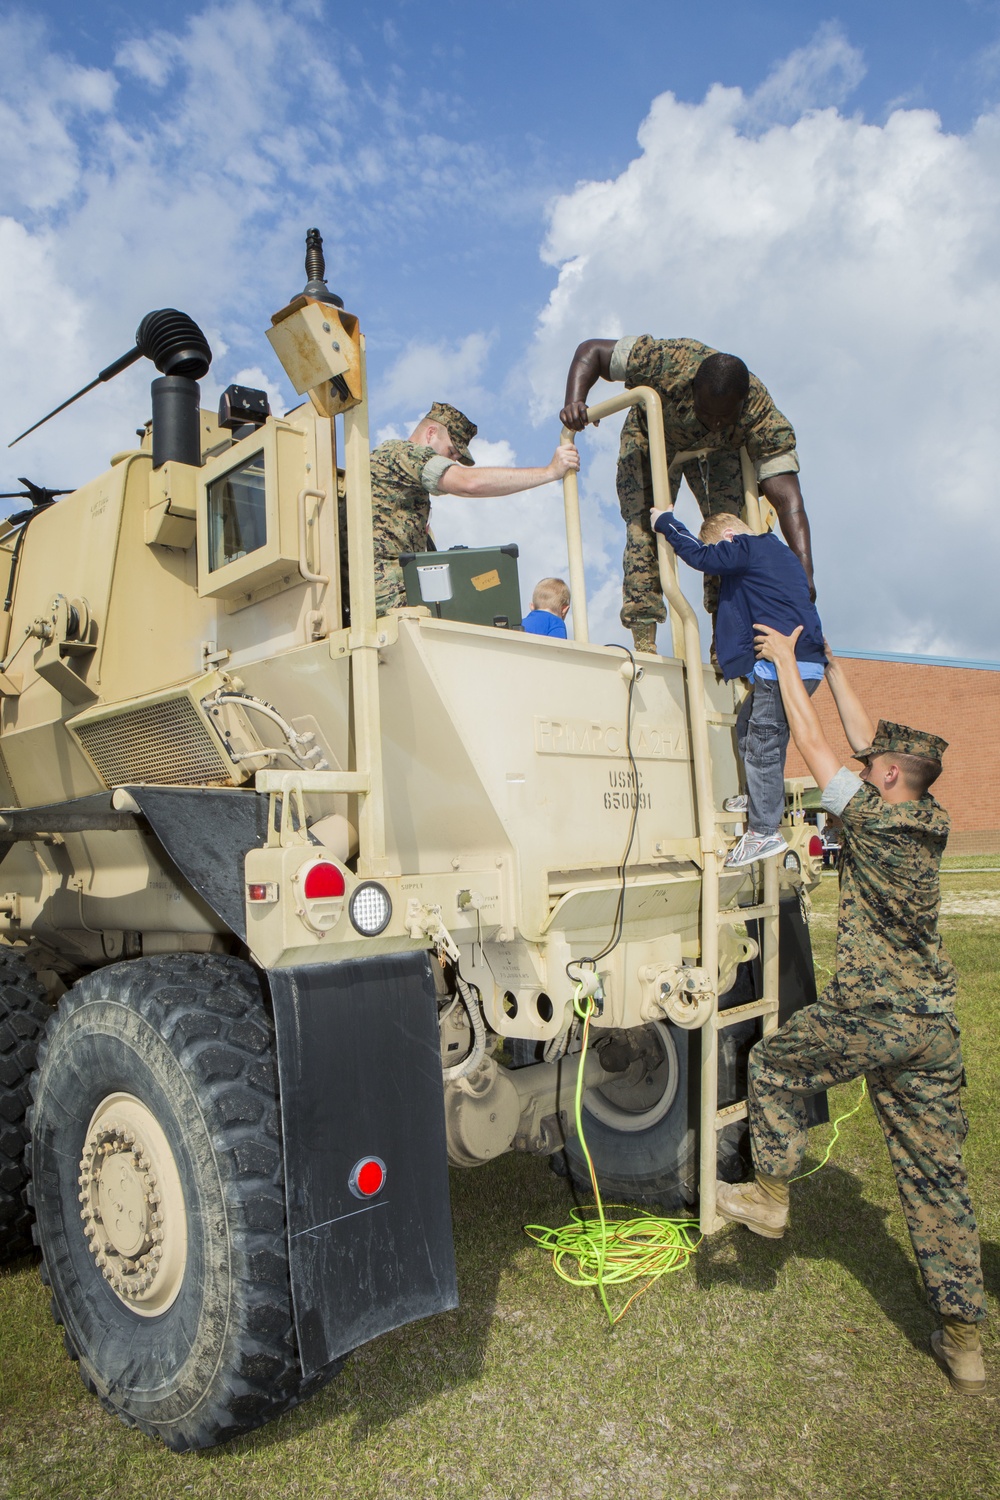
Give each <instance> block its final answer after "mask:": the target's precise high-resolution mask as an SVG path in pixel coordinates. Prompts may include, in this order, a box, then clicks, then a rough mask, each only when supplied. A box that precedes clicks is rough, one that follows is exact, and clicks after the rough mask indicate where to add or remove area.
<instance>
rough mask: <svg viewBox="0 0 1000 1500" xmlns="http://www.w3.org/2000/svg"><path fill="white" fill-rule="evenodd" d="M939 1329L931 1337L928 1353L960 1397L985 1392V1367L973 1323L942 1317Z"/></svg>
mask: <svg viewBox="0 0 1000 1500" xmlns="http://www.w3.org/2000/svg"><path fill="white" fill-rule="evenodd" d="M941 1321H942V1323H943V1325H944V1326H943V1327H942V1328H939V1329H937V1330H936V1332H934V1333H932V1334H931V1353H932V1354H933V1355H934V1358H935V1359H936V1360H937V1362H938V1364H939V1365H940V1366H941V1368H942V1370H943V1371H944V1373H945V1374H946V1375H947V1377H948V1379H949V1380H950V1381H951V1383H952V1386H953V1387H954V1389H955V1390H956V1391H960V1392H961V1393H962V1395H963V1396H979V1395H981V1394H982V1392H983V1391H984V1390H985V1389H986V1366H985V1365H984V1364H983V1345H982V1341H981V1339H980V1337H979V1325H978V1324H977V1323H963V1322H962V1321H961V1319H959V1318H943V1319H942V1320H941Z"/></svg>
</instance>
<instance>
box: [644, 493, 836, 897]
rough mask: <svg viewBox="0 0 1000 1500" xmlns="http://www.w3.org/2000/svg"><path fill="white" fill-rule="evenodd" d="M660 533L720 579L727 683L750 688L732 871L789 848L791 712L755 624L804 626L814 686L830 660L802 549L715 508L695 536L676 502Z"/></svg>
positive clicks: (719, 622)
mask: <svg viewBox="0 0 1000 1500" xmlns="http://www.w3.org/2000/svg"><path fill="white" fill-rule="evenodd" d="M650 521H651V523H652V526H653V529H654V531H659V532H661V533H662V535H663V536H665V537H666V539H667V541H668V542H669V543H670V545H671V547H673V549H674V551H675V552H676V553H677V555H678V557H682V558H683V559H684V561H685V562H686V563H687V564H688V565H689V566H690V567H692V568H696V569H697V570H698V572H699V573H708V574H714V575H715V576H716V577H717V578H718V579H719V610H718V614H717V615H716V621H715V653H716V656H717V657H718V660H719V667H720V668H721V670H722V674H723V676H724V677H725V679H726V681H727V682H729V681H731V680H732V679H733V678H734V677H749V678H750V680H751V682H752V683H753V691H752V692H751V693H750V694H749V696H748V697H747V698H746V699H745V700H744V702H743V705H742V707H741V708H740V711H739V716H738V717H737V720H736V743H737V746H738V748H739V752H740V757H741V759H742V761H743V767H744V771H745V774H746V784H747V796H746V799H745V802H746V813H747V831H746V833H745V834H744V835H743V837H742V838H741V839H740V840H739V842H738V843H737V844H736V846H735V847H734V848H733V849H731V850H730V851H729V853H728V855H727V856H726V866H727V867H728V868H729V869H732V868H734V867H735V866H737V865H750V864H753V863H754V861H755V860H758V859H768V858H770V857H771V856H772V855H775V854H782V853H783V852H784V851H785V849H787V847H788V845H787V844H786V843H785V840H784V838H783V837H782V835H781V834H780V833H779V832H778V827H779V824H780V823H781V818H782V815H783V813H784V810H785V751H786V750H787V748H788V720H787V719H786V718H785V710H784V706H783V705H782V702H781V693H780V691H779V688H778V679H777V674H776V672H775V669H774V665H773V663H772V662H767V661H757V659H756V654H755V651H754V633H753V628H754V626H755V625H769V626H771V628H772V629H774V630H779V631H780V632H781V634H782V635H791V633H792V631H793V630H794V629H795V628H796V626H798V625H801V626H802V634H801V635H800V636H799V639H798V642H797V643H796V647H795V656H796V660H797V661H798V664H799V672H800V674H801V677H802V680H803V682H804V683H805V685H806V690H807V691H808V692H809V693H810V694H812V693H814V692H815V691H816V689H817V688H818V687H819V684H820V682H821V681H822V679H823V673H824V671H825V668H826V650H825V648H824V644H823V627H822V625H821V624H820V620H819V615H818V614H817V613H816V606H815V605H814V604H813V602H812V600H811V599H810V597H809V584H808V581H807V579H806V575H805V569H804V568H803V566H802V564H801V563H800V562H799V560H798V558H797V557H796V556H795V553H794V552H792V551H791V550H790V548H788V547H786V546H785V544H784V542H782V541H780V540H779V538H778V537H776V536H775V535H774V534H773V533H772V532H766V533H764V534H763V535H758V534H757V533H756V532H753V531H751V529H750V527H749V526H748V525H747V524H746V522H745V521H741V520H740V518H739V516H730V515H726V514H725V513H720V514H718V515H714V516H709V517H708V519H707V520H706V521H705V523H704V525H703V526H702V528H701V531H700V532H699V534H698V539H697V540H695V538H694V537H693V536H692V535H691V533H690V531H688V529H687V527H686V526H685V525H684V524H683V523H682V522H681V521H678V519H677V517H676V516H675V515H674V512H673V507H671V508H670V509H669V510H656V509H655V508H654V510H653V511H652V512H651V515H650ZM743 805H744V799H743V798H731V799H730V800H729V801H728V802H727V803H726V811H727V812H739V811H742V810H743Z"/></svg>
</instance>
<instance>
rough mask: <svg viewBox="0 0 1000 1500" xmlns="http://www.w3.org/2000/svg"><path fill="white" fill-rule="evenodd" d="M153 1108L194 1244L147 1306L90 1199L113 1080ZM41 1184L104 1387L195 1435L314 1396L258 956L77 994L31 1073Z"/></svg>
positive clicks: (105, 1395)
mask: <svg viewBox="0 0 1000 1500" xmlns="http://www.w3.org/2000/svg"><path fill="white" fill-rule="evenodd" d="M119 1090H120V1091H123V1092H127V1093H131V1094H134V1095H135V1096H136V1097H138V1098H140V1099H141V1100H142V1102H143V1103H144V1104H145V1105H146V1106H147V1108H149V1109H151V1111H152V1112H153V1114H154V1115H155V1116H156V1118H157V1120H158V1122H159V1124H160V1126H161V1128H162V1129H163V1130H164V1131H165V1133H166V1135H167V1138H168V1140H169V1142H170V1146H171V1149H172V1151H173V1153H174V1158H175V1161H176V1163H177V1167H178V1170H179V1172H180V1177H181V1182H182V1185H183V1190H184V1195H185V1205H186V1210H187V1222H188V1259H187V1265H186V1268H185V1273H184V1279H183V1283H182V1285H181V1289H180V1292H179V1294H178V1296H177V1299H176V1301H175V1302H174V1303H173V1304H172V1306H170V1307H169V1308H167V1309H166V1311H165V1312H163V1313H161V1314H160V1315H159V1316H157V1317H153V1318H144V1317H140V1316H138V1315H137V1314H136V1313H134V1312H133V1311H132V1310H131V1309H130V1308H128V1307H126V1306H125V1305H124V1303H123V1302H122V1301H121V1300H120V1299H119V1298H118V1297H117V1296H116V1295H115V1293H114V1292H113V1291H112V1290H111V1288H110V1287H109V1285H108V1284H107V1282H105V1281H104V1279H103V1278H102V1276H101V1274H100V1272H99V1271H98V1269H97V1267H96V1265H95V1264H94V1261H93V1259H92V1257H91V1255H90V1254H89V1252H88V1249H87V1241H86V1239H85V1238H84V1235H83V1233H82V1226H81V1224H80V1217H79V1205H78V1203H77V1192H78V1184H77V1170H78V1166H77V1164H78V1161H79V1157H80V1154H81V1150H82V1144H83V1139H84V1135H85V1133H86V1129H87V1126H88V1123H89V1121H90V1119H91V1117H92V1115H93V1112H94V1110H95V1109H96V1107H97V1106H98V1104H99V1103H100V1102H101V1101H102V1100H103V1099H104V1098H106V1097H107V1096H108V1095H109V1094H110V1093H113V1092H115V1091H119ZM32 1096H33V1101H34V1102H33V1105H32V1109H31V1117H30V1123H31V1127H32V1142H31V1148H30V1154H31V1165H32V1184H31V1193H32V1197H33V1200H34V1206H35V1213H36V1216H37V1222H36V1229H35V1233H36V1239H37V1241H38V1244H39V1247H40V1249H41V1251H42V1256H43V1262H44V1269H45V1273H46V1274H47V1277H48V1279H49V1282H50V1285H51V1289H52V1294H53V1310H54V1315H55V1317H56V1321H57V1322H59V1323H62V1324H63V1325H64V1333H65V1338H66V1344H67V1348H68V1349H69V1351H70V1353H71V1354H72V1355H73V1356H74V1357H75V1358H76V1359H78V1360H79V1364H80V1374H81V1377H82V1379H83V1382H84V1384H85V1385H86V1386H87V1387H88V1389H90V1390H92V1391H95V1392H96V1394H97V1395H98V1396H99V1397H100V1399H101V1400H102V1402H103V1403H104V1405H105V1406H106V1407H107V1408H108V1409H109V1410H110V1411H112V1412H114V1413H115V1414H116V1415H117V1416H119V1417H120V1418H121V1419H122V1420H123V1421H124V1422H125V1423H126V1424H128V1425H129V1426H136V1427H139V1428H140V1429H141V1430H142V1431H143V1432H145V1433H147V1434H149V1435H150V1436H154V1437H158V1438H160V1439H161V1440H162V1441H163V1442H164V1443H165V1444H166V1445H167V1447H169V1448H172V1449H174V1450H176V1451H179V1452H183V1451H185V1450H187V1449H191V1448H207V1447H211V1446H213V1445H214V1444H216V1443H220V1442H223V1441H225V1440H227V1439H228V1438H231V1437H234V1436H236V1435H238V1434H239V1433H242V1432H247V1431H249V1430H250V1429H252V1428H254V1427H259V1426H261V1425H262V1424H263V1423H265V1422H268V1421H270V1420H272V1419H273V1418H274V1417H276V1416H278V1415H279V1414H280V1413H281V1412H283V1411H286V1410H288V1408H289V1407H291V1406H294V1405H295V1404H296V1403H297V1402H298V1401H300V1400H302V1399H303V1398H304V1397H305V1396H306V1395H312V1394H313V1393H314V1392H315V1391H316V1390H317V1389H319V1387H320V1386H321V1385H323V1384H324V1383H325V1381H326V1380H328V1379H330V1378H331V1377H332V1376H333V1375H335V1374H336V1373H337V1371H338V1370H339V1369H340V1367H341V1365H342V1363H343V1361H341V1360H338V1361H335V1362H334V1363H332V1364H331V1365H330V1366H328V1367H327V1368H326V1369H325V1370H324V1371H322V1372H320V1374H319V1375H318V1376H317V1375H313V1376H310V1377H309V1378H308V1380H304V1379H303V1377H302V1374H301V1369H300V1366H299V1360H298V1351H297V1345H296V1339H295V1333H294V1324H293V1317H292V1302H291V1290H290V1285H289V1277H288V1253H287V1240H286V1233H285V1198H284V1178H283V1169H282V1154H281V1140H280V1119H279V1108H278V1079H277V1064H276V1059H275V1049H274V1032H273V1025H272V1022H271V1018H270V1015H269V1013H268V1010H267V1007H266V1005H265V1002H264V999H263V996H262V991H261V985H260V982H259V979H258V976H257V974H256V972H255V971H254V969H253V968H252V967H251V966H250V965H249V964H247V963H244V962H242V961H241V960H239V959H235V958H229V957H224V956H221V955H220V956H215V955H212V956H201V955H170V956H164V957H155V958H148V959H135V960H132V961H130V962H127V963H120V964H115V965H113V966H110V967H108V968H104V969H100V970H98V971H97V972H96V973H93V974H90V975H88V976H86V977H85V978H84V979H82V980H80V981H79V982H78V983H77V984H76V985H74V987H73V988H72V989H71V990H70V991H69V992H68V994H66V995H65V996H64V997H63V999H62V1001H61V1002H60V1005H59V1009H58V1012H57V1015H56V1017H55V1018H54V1020H53V1022H52V1024H51V1025H50V1027H49V1030H48V1032H47V1034H46V1037H45V1040H44V1042H43V1044H42V1046H41V1048H40V1049H39V1065H38V1071H37V1073H36V1074H35V1078H34V1080H33V1084H32Z"/></svg>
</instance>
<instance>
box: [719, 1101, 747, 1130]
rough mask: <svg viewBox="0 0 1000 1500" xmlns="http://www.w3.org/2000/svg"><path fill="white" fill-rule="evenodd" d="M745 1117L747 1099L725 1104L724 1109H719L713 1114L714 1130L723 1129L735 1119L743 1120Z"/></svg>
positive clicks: (734, 1121)
mask: <svg viewBox="0 0 1000 1500" xmlns="http://www.w3.org/2000/svg"><path fill="white" fill-rule="evenodd" d="M746 1117H747V1101H746V1100H745V1099H741V1100H740V1101H739V1103H737V1104H727V1105H726V1107H725V1109H720V1110H719V1111H718V1113H717V1114H716V1116H715V1128H716V1130H724V1129H725V1127H726V1126H727V1125H733V1124H735V1123H736V1121H737V1120H745V1119H746Z"/></svg>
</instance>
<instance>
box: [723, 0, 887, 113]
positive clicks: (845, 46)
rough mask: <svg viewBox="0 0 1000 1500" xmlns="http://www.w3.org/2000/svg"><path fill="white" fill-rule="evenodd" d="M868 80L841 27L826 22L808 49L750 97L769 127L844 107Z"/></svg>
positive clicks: (795, 54)
mask: <svg viewBox="0 0 1000 1500" xmlns="http://www.w3.org/2000/svg"><path fill="white" fill-rule="evenodd" d="M864 76H865V63H864V58H863V56H862V54H861V53H860V52H859V50H858V49H857V47H852V46H851V44H850V42H848V41H847V39H846V37H845V36H844V34H843V32H842V31H841V30H840V27H839V26H837V25H836V24H835V23H834V22H831V21H827V22H825V23H824V24H823V25H822V26H820V27H819V29H818V30H817V32H816V35H815V36H814V37H813V39H812V41H811V42H810V43H809V44H808V46H806V47H799V48H797V50H796V51H794V52H790V53H789V55H788V56H787V57H786V58H783V59H782V61H781V62H779V63H778V65H777V67H775V68H774V69H773V70H772V71H771V72H770V73H769V74H768V76H767V78H765V80H764V82H763V83H762V84H761V86H760V88H758V89H755V90H754V92H753V94H752V95H751V96H750V100H749V107H750V112H751V114H752V115H755V116H757V117H758V118H760V117H763V118H764V119H765V120H767V121H768V122H769V123H770V122H772V121H776V120H794V119H796V117H797V116H798V115H800V114H803V113H805V112H806V111H807V110H812V109H823V108H824V107H826V106H827V105H831V104H833V105H837V104H843V103H844V101H845V100H847V99H849V98H850V96H851V94H852V93H853V92H854V90H855V89H856V88H857V86H858V84H859V83H860V82H861V80H862V78H863V77H864Z"/></svg>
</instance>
